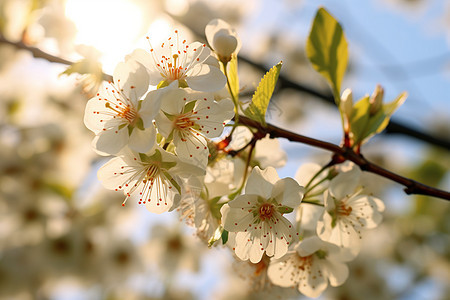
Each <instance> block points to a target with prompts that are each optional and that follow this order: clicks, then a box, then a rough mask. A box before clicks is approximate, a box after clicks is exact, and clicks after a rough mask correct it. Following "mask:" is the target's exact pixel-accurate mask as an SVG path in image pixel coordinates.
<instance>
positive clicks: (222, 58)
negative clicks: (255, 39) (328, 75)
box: [84, 20, 384, 297]
mask: <svg viewBox="0 0 450 300" xmlns="http://www.w3.org/2000/svg"><path fill="white" fill-rule="evenodd" d="M206 35H207V39H208V42H209V44H210V45H211V47H212V48H213V51H212V50H211V49H210V48H209V47H208V46H206V45H205V44H201V43H199V42H194V43H191V44H188V43H187V42H186V40H184V39H183V38H182V37H181V36H180V34H179V32H178V31H175V35H174V36H172V37H169V38H168V39H167V40H166V41H165V42H163V43H161V44H160V45H158V46H155V47H154V46H153V45H152V43H151V41H150V38H148V40H149V49H147V50H144V49H137V50H135V51H134V52H133V53H131V54H130V55H128V56H127V57H126V59H125V61H124V62H121V63H120V64H118V66H117V67H116V70H115V72H114V76H113V77H114V80H113V82H110V83H108V84H105V86H103V87H102V89H101V90H100V91H99V92H98V93H97V95H96V96H95V97H93V98H92V99H90V100H89V102H88V104H87V106H86V112H85V118H84V121H85V124H86V127H87V128H89V129H90V130H92V131H93V132H94V133H95V138H94V140H93V143H92V145H93V147H94V149H95V150H96V151H97V152H98V153H99V154H102V155H113V156H114V157H113V158H112V159H111V160H109V161H108V162H107V163H106V164H105V165H104V166H103V167H101V168H100V170H99V171H98V178H99V179H100V181H101V182H102V183H103V185H104V186H105V187H106V188H107V189H111V190H115V191H122V192H123V194H124V198H125V200H124V201H123V205H125V202H126V201H127V200H128V199H134V200H135V201H137V202H138V203H139V204H145V206H146V207H147V209H148V210H149V211H150V212H153V213H158V214H160V213H163V212H167V211H173V210H177V211H179V212H180V215H181V218H183V219H184V220H186V223H187V224H189V225H191V226H193V227H195V228H196V230H197V235H198V237H199V238H200V239H202V240H203V241H204V242H205V243H208V244H209V246H212V245H217V244H219V243H218V241H219V240H221V241H222V243H223V244H227V245H228V246H229V247H230V249H231V250H232V251H233V253H234V254H235V256H236V258H237V259H238V260H240V261H249V263H251V264H253V265H255V266H263V267H261V268H258V272H257V276H254V277H255V278H256V277H258V276H263V277H264V278H268V280H270V282H271V284H273V285H277V286H279V287H280V288H284V287H292V286H296V287H297V288H298V290H299V291H300V292H301V293H302V294H304V295H306V296H309V297H317V296H319V295H320V294H321V293H322V292H323V291H324V290H325V288H326V287H327V285H328V282H329V283H330V285H332V286H338V285H340V284H342V283H343V282H344V281H345V280H346V279H347V276H348V268H347V266H346V264H345V262H347V261H349V260H351V259H353V258H355V257H356V255H357V253H358V251H359V242H360V239H361V238H362V236H363V232H364V230H366V229H370V228H374V227H376V226H377V225H378V224H379V223H380V221H381V218H382V216H381V212H382V211H383V210H384V205H383V203H382V201H381V200H379V199H378V198H376V197H375V196H373V195H371V194H370V192H367V190H366V189H365V187H364V180H363V176H362V172H361V170H360V169H359V168H358V167H357V166H353V165H348V164H344V165H340V166H336V165H335V164H329V165H327V166H326V167H323V168H321V167H320V166H318V165H317V166H316V165H311V164H310V165H307V166H304V167H302V168H300V169H299V171H298V174H297V176H296V178H295V179H294V178H279V176H278V174H277V171H276V170H275V168H277V167H281V166H283V164H284V163H285V162H286V155H285V154H284V152H283V151H282V150H281V149H280V147H279V144H278V141H277V140H273V139H271V138H270V137H264V136H261V135H258V132H256V131H255V130H254V129H252V128H246V127H241V126H239V127H238V125H241V124H239V123H238V121H237V119H238V117H239V115H238V113H239V112H240V111H241V110H242V107H243V105H242V103H241V102H240V101H239V95H236V89H233V88H232V87H230V86H231V84H230V80H233V81H234V82H236V79H237V74H235V75H234V76H236V77H235V78H230V76H233V75H229V73H228V72H227V68H228V67H230V65H232V64H234V65H235V66H236V65H237V62H236V55H237V52H238V51H239V49H240V40H239V37H238V36H237V34H236V31H234V30H233V29H232V28H231V27H230V26H229V25H228V24H227V23H225V22H224V21H222V20H213V21H211V23H210V24H208V26H207V27H206ZM230 62H232V63H230ZM227 81H228V85H227V87H228V89H227V90H226V92H225V93H224V88H225V85H226V83H227ZM223 94H226V95H227V96H225V97H223V96H220V95H223ZM342 103H343V104H342V105H343V107H344V105H345V101H342ZM348 103H350V102H348ZM233 117H235V119H234V122H233V121H232V119H233ZM345 120H347V119H345ZM347 121H348V120H347ZM347 123H348V122H347ZM227 124H228V126H229V127H230V128H231V130H230V131H229V132H227V133H226V135H225V134H223V132H224V128H225V126H227ZM348 126H350V125H349V124H347V125H346V126H345V128H348ZM294 211H295V214H293V216H296V218H295V217H292V218H287V217H286V216H285V215H287V214H289V213H292V212H294ZM262 262H263V263H262ZM255 280H257V279H255Z"/></svg>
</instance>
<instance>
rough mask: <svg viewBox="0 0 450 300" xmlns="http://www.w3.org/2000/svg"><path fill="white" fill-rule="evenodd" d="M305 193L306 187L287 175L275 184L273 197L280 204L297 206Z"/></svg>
mask: <svg viewBox="0 0 450 300" xmlns="http://www.w3.org/2000/svg"><path fill="white" fill-rule="evenodd" d="M303 194H304V188H303V187H301V186H299V185H298V183H297V181H295V180H294V179H292V178H290V177H287V178H283V179H280V180H278V181H277V182H276V183H275V185H274V186H273V190H272V198H274V199H275V200H276V201H277V202H278V203H279V204H281V205H283V206H288V207H291V208H295V207H297V206H299V205H300V202H301V201H302V198H303Z"/></svg>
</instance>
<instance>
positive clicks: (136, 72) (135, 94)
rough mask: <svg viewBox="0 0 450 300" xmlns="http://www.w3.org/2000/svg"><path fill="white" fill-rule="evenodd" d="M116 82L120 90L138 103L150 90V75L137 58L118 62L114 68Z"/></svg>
mask: <svg viewBox="0 0 450 300" xmlns="http://www.w3.org/2000/svg"><path fill="white" fill-rule="evenodd" d="M113 77H114V83H115V84H116V87H117V88H119V90H123V93H124V94H125V95H126V96H128V97H129V98H130V99H131V100H132V101H133V104H134V105H136V104H137V100H139V99H140V98H141V97H142V95H144V94H145V93H146V92H147V90H148V85H149V77H148V73H147V71H146V69H145V67H144V66H143V65H142V64H140V63H138V62H137V61H135V60H128V61H127V62H121V63H119V64H117V66H116V68H115V70H114V75H113Z"/></svg>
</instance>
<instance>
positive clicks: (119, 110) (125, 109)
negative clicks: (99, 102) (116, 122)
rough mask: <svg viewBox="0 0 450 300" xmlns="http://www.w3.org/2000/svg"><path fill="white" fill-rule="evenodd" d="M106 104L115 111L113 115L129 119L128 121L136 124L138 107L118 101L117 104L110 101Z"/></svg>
mask: <svg viewBox="0 0 450 300" xmlns="http://www.w3.org/2000/svg"><path fill="white" fill-rule="evenodd" d="M105 106H106V107H107V108H109V109H111V110H112V111H113V117H114V118H116V117H119V118H121V119H125V120H127V122H128V123H129V124H131V125H134V123H136V121H137V119H138V113H137V111H136V109H135V108H134V107H133V106H131V105H129V104H127V105H124V104H123V103H120V102H119V103H118V104H117V105H111V103H110V102H106V103H105Z"/></svg>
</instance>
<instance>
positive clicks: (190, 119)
mask: <svg viewBox="0 0 450 300" xmlns="http://www.w3.org/2000/svg"><path fill="white" fill-rule="evenodd" d="M161 93H164V95H162V100H161V111H160V113H159V115H158V116H157V117H156V119H155V121H156V126H157V128H158V131H159V133H161V134H162V135H163V136H164V137H165V138H166V139H169V140H170V138H173V143H174V145H175V152H176V154H177V155H178V156H179V158H180V159H181V160H183V161H186V162H188V163H191V164H194V165H196V166H199V167H202V168H203V169H204V168H206V164H207V163H208V155H209V149H208V147H207V139H209V138H214V137H218V136H220V135H221V134H222V131H223V128H224V125H225V123H226V122H227V121H228V120H229V119H231V118H232V116H233V113H234V112H233V103H232V102H231V100H229V99H223V100H221V101H220V102H216V101H214V96H213V95H212V94H206V93H203V92H196V91H193V90H191V89H187V88H185V89H181V88H178V87H176V85H173V84H172V85H171V86H169V87H168V88H167V89H165V90H164V91H161Z"/></svg>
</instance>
